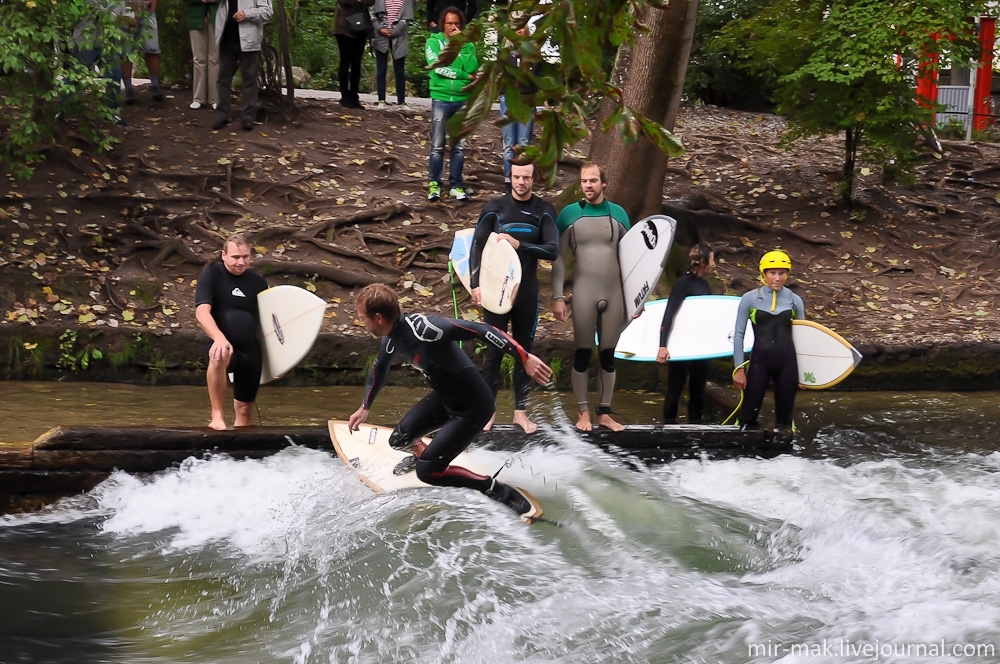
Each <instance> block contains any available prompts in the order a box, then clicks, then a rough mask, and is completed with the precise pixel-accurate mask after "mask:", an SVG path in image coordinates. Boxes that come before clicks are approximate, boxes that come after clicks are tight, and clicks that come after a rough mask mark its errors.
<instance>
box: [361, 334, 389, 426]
mask: <svg viewBox="0 0 1000 664" xmlns="http://www.w3.org/2000/svg"><path fill="white" fill-rule="evenodd" d="M388 347H389V338H388V337H382V345H381V346H380V347H379V351H378V355H377V356H376V357H375V361H374V362H372V368H371V370H370V371H369V372H368V380H367V381H366V382H365V395H364V397H363V398H362V400H361V406H362V408H365V409H367V410H371V408H372V403H373V402H374V401H375V397H377V396H378V393H379V391H380V390H381V389H382V387H383V386H384V385H385V382H386V381H387V380H388V379H389V368H390V367H391V366H392V353H390V352H389V351H388Z"/></svg>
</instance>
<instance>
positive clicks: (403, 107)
mask: <svg viewBox="0 0 1000 664" xmlns="http://www.w3.org/2000/svg"><path fill="white" fill-rule="evenodd" d="M396 110H397V111H408V110H410V105H409V104H407V103H406V102H403V103H402V104H400V105H399V106H397V107H396Z"/></svg>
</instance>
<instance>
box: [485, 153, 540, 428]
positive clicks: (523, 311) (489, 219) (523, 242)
mask: <svg viewBox="0 0 1000 664" xmlns="http://www.w3.org/2000/svg"><path fill="white" fill-rule="evenodd" d="M510 172H511V177H512V184H511V191H510V193H509V194H505V195H504V196H501V197H500V198H496V199H493V200H492V201H490V202H489V203H487V204H486V205H484V206H483V210H482V212H480V213H479V221H478V222H477V223H476V232H475V234H474V235H473V237H472V251H471V252H469V274H470V277H469V283H470V285H471V286H472V289H471V290H472V300H473V302H475V303H476V304H478V305H480V306H482V304H483V298H482V294H481V292H480V290H479V267H480V264H481V262H482V259H483V248H484V247H485V246H486V242H488V241H489V236H490V233H497V238H496V241H497V242H507V243H509V244H510V245H511V246H512V247H514V249H515V250H517V256H518V258H520V259H521V286H520V288H518V290H517V296H516V297H515V298H514V307H513V308H512V309H511V310H510V311H509V312H507V313H505V314H495V313H493V312H492V311H489V310H486V309H484V310H483V320H485V321H486V322H487V323H489V324H490V325H492V326H494V327H496V328H499V329H501V330H504V331H506V330H507V327H508V325H509V326H510V332H511V335H512V336H513V337H514V340H515V341H517V342H518V343H519V344H521V345H522V346H524V349H525V350H526V351H528V352H529V353H530V352H531V344H532V342H533V341H534V339H535V330H536V329H537V328H538V308H539V302H538V260H539V259H540V258H541V259H546V260H550V261H551V260H555V259H556V256H557V255H558V254H559V231H558V230H556V210H555V208H554V207H552V204H551V203H549V202H547V201H544V200H542V199H541V198H540V197H538V196H535V195H533V194H532V193H531V189H532V187H533V186H534V185H535V166H534V164H526V165H523V166H522V165H518V164H511V166H510ZM502 359H503V352H502V351H501V350H500V349H499V348H497V347H496V346H490V347H489V348H488V349H487V350H486V360H485V361H484V362H483V378H485V379H486V384H487V385H489V386H490V389H492V390H493V396H494V397H496V394H497V390H499V389H500V361H501V360H502ZM530 388H531V381H529V380H528V375H527V374H526V373H525V372H524V368H523V367H522V366H521V365H520V364H518V365H517V366H515V367H514V424H516V425H518V426H519V427H521V428H522V429H524V432H525V433H534V432H535V430H536V429H538V425H537V424H535V423H534V422H532V421H531V420H530V419H529V418H528V414H527V411H526V408H527V404H528V392H529V390H530ZM492 426H493V419H492V418H491V419H490V421H489V422H487V423H486V428H487V429H489V428H491V427H492Z"/></svg>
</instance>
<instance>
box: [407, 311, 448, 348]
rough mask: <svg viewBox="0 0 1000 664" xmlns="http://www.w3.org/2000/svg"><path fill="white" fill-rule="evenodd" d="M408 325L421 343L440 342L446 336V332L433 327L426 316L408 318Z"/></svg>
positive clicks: (414, 315) (416, 315)
mask: <svg viewBox="0 0 1000 664" xmlns="http://www.w3.org/2000/svg"><path fill="white" fill-rule="evenodd" d="M406 324H407V325H409V326H410V329H411V330H412V331H413V336H415V337H416V338H417V339H419V340H420V341H439V340H440V339H441V337H442V336H444V330H442V329H441V328H439V327H436V326H435V325H432V324H431V322H430V321H429V320H427V316H426V315H424V314H413V315H411V316H407V317H406Z"/></svg>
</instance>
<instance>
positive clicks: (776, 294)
mask: <svg viewBox="0 0 1000 664" xmlns="http://www.w3.org/2000/svg"><path fill="white" fill-rule="evenodd" d="M791 270H792V260H791V259H790V258H789V257H788V254H786V253H785V252H783V251H769V252H767V253H766V254H764V256H763V257H762V258H761V259H760V276H761V278H762V279H763V281H764V285H762V286H759V287H757V288H755V289H754V290H752V291H750V292H748V293H744V295H743V298H742V299H741V300H740V306H739V309H737V311H736V333H735V334H734V335H733V336H734V339H733V359H734V361H735V363H736V371H735V373H734V374H733V385H734V386H736V388H737V389H740V390H743V389H745V390H746V392H744V394H743V405H742V406H741V407H740V415H739V418H740V419H739V422H740V426H741V427H743V428H744V429H759V428H760V424H758V422H757V417H758V415H759V414H760V406H761V404H762V403H763V402H764V392H765V391H766V390H767V384H768V383H769V382H771V380H772V379H773V380H774V423H775V427H776V428H777V429H779V430H780V431H782V433H791V427H792V417H793V415H794V411H795V393H796V391H797V390H798V386H799V364H798V360H797V359H796V357H795V344H794V343H793V342H792V320H793V319H804V318H805V317H806V306H805V304H804V303H803V302H802V298H801V297H799V296H798V295H796V294H795V293H793V292H792V291H791V290H789V289H788V288H785V281H786V280H787V279H788V273H789V272H791ZM748 321H749V322H751V323H752V324H753V336H754V340H753V349H752V350H751V351H750V366H749V367H748V368H747V369H746V370H744V369H743V338H744V336H745V335H746V327H747V322H748Z"/></svg>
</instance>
